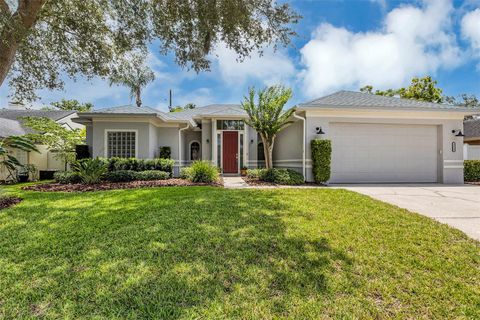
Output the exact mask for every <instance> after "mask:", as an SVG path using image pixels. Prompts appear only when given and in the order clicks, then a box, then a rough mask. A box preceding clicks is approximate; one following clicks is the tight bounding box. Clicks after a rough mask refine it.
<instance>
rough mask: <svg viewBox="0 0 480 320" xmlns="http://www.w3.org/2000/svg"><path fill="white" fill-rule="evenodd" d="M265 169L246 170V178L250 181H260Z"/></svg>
mask: <svg viewBox="0 0 480 320" xmlns="http://www.w3.org/2000/svg"><path fill="white" fill-rule="evenodd" d="M266 170H267V169H248V170H247V177H248V178H251V179H260V177H262V176H263V175H264V174H265V171H266Z"/></svg>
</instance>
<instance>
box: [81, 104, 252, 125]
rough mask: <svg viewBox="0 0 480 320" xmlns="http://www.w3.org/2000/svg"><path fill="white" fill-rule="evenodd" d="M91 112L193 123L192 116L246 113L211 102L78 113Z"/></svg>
mask: <svg viewBox="0 0 480 320" xmlns="http://www.w3.org/2000/svg"><path fill="white" fill-rule="evenodd" d="M92 114H119V115H127V114H128V115H152V116H153V115H156V116H159V117H160V118H162V119H164V120H167V121H182V122H185V121H189V122H191V123H192V124H194V118H199V117H203V116H212V117H214V116H232V117H244V116H246V115H247V113H246V112H245V111H244V110H243V109H242V107H241V106H240V105H236V104H212V105H208V106H204V107H198V108H195V109H189V110H185V111H181V112H162V111H160V110H157V109H153V108H150V107H143V106H142V107H136V106H132V105H126V106H118V107H112V108H106V109H98V110H95V111H93V112H87V113H84V114H80V116H82V115H83V116H86V115H89V116H90V115H92Z"/></svg>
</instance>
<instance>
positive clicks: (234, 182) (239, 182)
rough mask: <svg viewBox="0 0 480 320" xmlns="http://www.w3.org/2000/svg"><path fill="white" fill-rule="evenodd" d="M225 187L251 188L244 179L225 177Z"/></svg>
mask: <svg viewBox="0 0 480 320" xmlns="http://www.w3.org/2000/svg"><path fill="white" fill-rule="evenodd" d="M223 186H224V187H225V188H227V189H244V188H250V186H249V185H248V183H246V182H245V181H244V180H243V179H242V177H229V176H226V177H225V176H224V177H223Z"/></svg>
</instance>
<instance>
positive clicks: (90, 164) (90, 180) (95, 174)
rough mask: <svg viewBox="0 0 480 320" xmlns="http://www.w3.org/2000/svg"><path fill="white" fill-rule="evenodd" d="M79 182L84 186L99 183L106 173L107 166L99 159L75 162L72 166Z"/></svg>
mask: <svg viewBox="0 0 480 320" xmlns="http://www.w3.org/2000/svg"><path fill="white" fill-rule="evenodd" d="M74 168H75V171H76V172H77V173H78V175H79V177H80V179H81V181H82V182H83V183H86V184H95V183H99V182H101V180H102V178H103V175H104V174H105V173H107V170H108V168H107V166H106V164H105V162H104V161H103V160H101V159H98V158H95V159H83V160H79V161H77V163H76V164H75V165H74Z"/></svg>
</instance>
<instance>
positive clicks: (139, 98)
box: [135, 88, 142, 108]
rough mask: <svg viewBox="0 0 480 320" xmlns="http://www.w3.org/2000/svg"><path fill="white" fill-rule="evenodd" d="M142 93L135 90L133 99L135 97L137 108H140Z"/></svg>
mask: <svg viewBox="0 0 480 320" xmlns="http://www.w3.org/2000/svg"><path fill="white" fill-rule="evenodd" d="M141 95H142V92H141V90H140V88H139V89H137V90H135V97H136V102H137V107H139V108H140V107H141V106H142V96H141Z"/></svg>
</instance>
